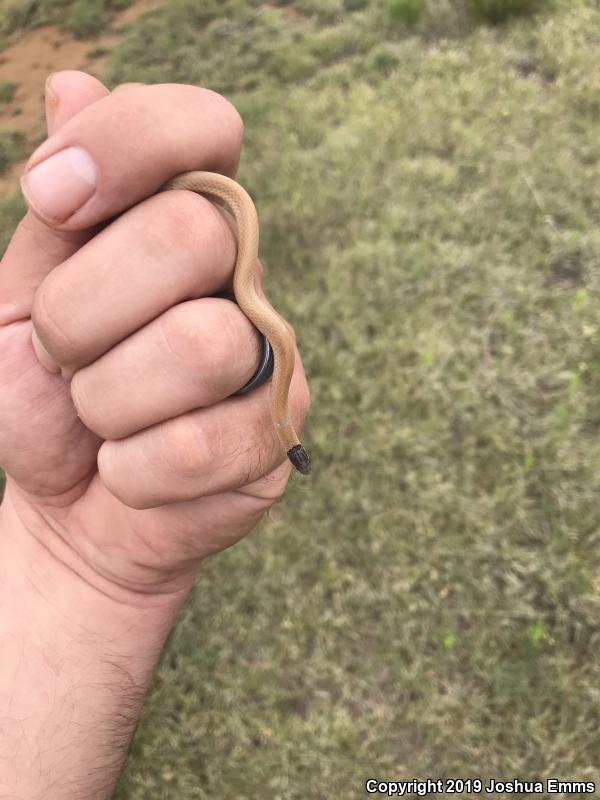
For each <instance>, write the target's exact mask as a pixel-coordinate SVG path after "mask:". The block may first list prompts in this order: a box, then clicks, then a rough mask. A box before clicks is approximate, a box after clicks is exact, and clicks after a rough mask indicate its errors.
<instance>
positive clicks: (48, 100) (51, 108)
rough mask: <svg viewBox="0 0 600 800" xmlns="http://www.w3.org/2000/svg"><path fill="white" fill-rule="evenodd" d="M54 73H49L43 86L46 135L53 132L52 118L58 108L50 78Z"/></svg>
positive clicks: (56, 97)
mask: <svg viewBox="0 0 600 800" xmlns="http://www.w3.org/2000/svg"><path fill="white" fill-rule="evenodd" d="M54 74H55V73H54V72H51V73H50V75H48V77H47V78H46V84H45V86H44V105H45V107H46V129H47V131H48V136H51V135H52V134H53V133H54V118H55V116H56V109H57V108H58V95H57V94H56V92H55V91H54V89H53V88H52V78H53V77H54Z"/></svg>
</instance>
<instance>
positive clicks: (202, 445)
mask: <svg viewBox="0 0 600 800" xmlns="http://www.w3.org/2000/svg"><path fill="white" fill-rule="evenodd" d="M162 437H163V442H164V449H163V458H164V462H165V466H166V467H167V469H168V471H169V472H170V473H171V474H175V475H176V476H178V477H179V478H181V479H183V480H184V481H185V480H191V479H197V478H198V477H199V476H202V475H206V474H207V473H209V472H210V470H211V468H212V465H213V464H214V461H215V456H216V453H217V451H218V440H219V438H220V437H219V433H218V428H215V427H213V426H209V425H206V424H203V423H202V422H201V421H200V420H199V419H198V418H197V417H196V418H195V419H190V417H189V415H187V416H185V417H182V418H179V419H172V420H169V421H168V422H167V423H165V424H164V425H163V427H162Z"/></svg>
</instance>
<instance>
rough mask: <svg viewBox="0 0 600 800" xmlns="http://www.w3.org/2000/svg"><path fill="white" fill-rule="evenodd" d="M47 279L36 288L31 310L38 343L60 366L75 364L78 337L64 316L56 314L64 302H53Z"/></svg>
mask: <svg viewBox="0 0 600 800" xmlns="http://www.w3.org/2000/svg"><path fill="white" fill-rule="evenodd" d="M55 293H56V290H55V289H53V288H52V285H51V283H50V281H49V278H46V280H45V281H44V282H43V283H42V284H41V286H40V287H39V288H38V290H37V292H36V294H35V297H34V301H33V308H32V310H31V321H32V323H33V327H34V328H35V331H36V333H37V335H38V336H39V338H40V341H41V342H42V344H43V345H44V347H45V348H46V350H47V351H48V352H49V353H50V355H51V356H52V358H54V360H55V361H56V362H57V363H58V364H60V365H62V366H66V365H67V364H74V363H76V362H77V356H78V353H79V346H78V337H77V336H76V334H75V332H74V331H72V330H69V325H68V322H67V319H66V317H65V315H64V314H63V315H62V318H61V315H60V314H58V313H57V312H56V309H60V308H64V302H58V303H57V302H55V301H54V300H53V295H54V294H55Z"/></svg>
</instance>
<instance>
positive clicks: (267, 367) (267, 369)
mask: <svg viewBox="0 0 600 800" xmlns="http://www.w3.org/2000/svg"><path fill="white" fill-rule="evenodd" d="M213 297H223V298H224V299H225V300H231V302H232V303H236V299H235V296H234V295H233V294H231V293H230V292H218V293H217V294H214V295H213ZM236 305H237V303H236ZM254 330H255V331H256V332H257V333H258V335H259V336H260V338H261V346H262V352H261V356H260V363H259V365H258V369H257V370H256V372H255V373H254V375H253V376H252V377H251V378H250V380H249V381H248V383H246V384H245V385H244V386H242V388H241V389H238V391H237V392H234V393H233V397H237V396H238V395H242V394H248V392H251V391H253V389H258V387H259V386H262V385H263V383H266V382H267V381H268V380H269V378H270V377H271V375H272V374H273V367H274V366H275V356H274V355H273V348H272V347H271V342H270V341H269V340H268V339H267V337H266V336H265V335H264V333H261V332H260V331H259V330H258V328H257V327H256V326H254Z"/></svg>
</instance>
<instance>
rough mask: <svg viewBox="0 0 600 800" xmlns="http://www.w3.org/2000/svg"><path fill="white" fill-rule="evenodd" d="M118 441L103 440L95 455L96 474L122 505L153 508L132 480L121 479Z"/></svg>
mask: <svg viewBox="0 0 600 800" xmlns="http://www.w3.org/2000/svg"><path fill="white" fill-rule="evenodd" d="M119 454H120V447H119V443H118V442H104V444H103V445H102V446H101V447H100V450H99V451H98V456H97V460H96V463H97V466H98V474H99V476H100V478H101V480H102V483H103V484H104V486H105V487H106V488H107V489H108V491H109V492H110V493H111V494H112V495H113V497H116V499H117V500H119V501H120V502H121V503H123V504H124V505H126V506H128V507H129V508H133V509H135V510H138V511H143V510H144V509H147V508H153V507H154V506H155V505H156V503H154V502H153V501H152V500H151V499H150V498H149V497H148V496H147V494H145V493H144V492H143V491H142V490H141V487H140V486H139V485H138V484H137V482H136V481H135V479H134V480H125V481H124V480H123V464H122V463H121V461H120V455H119Z"/></svg>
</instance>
